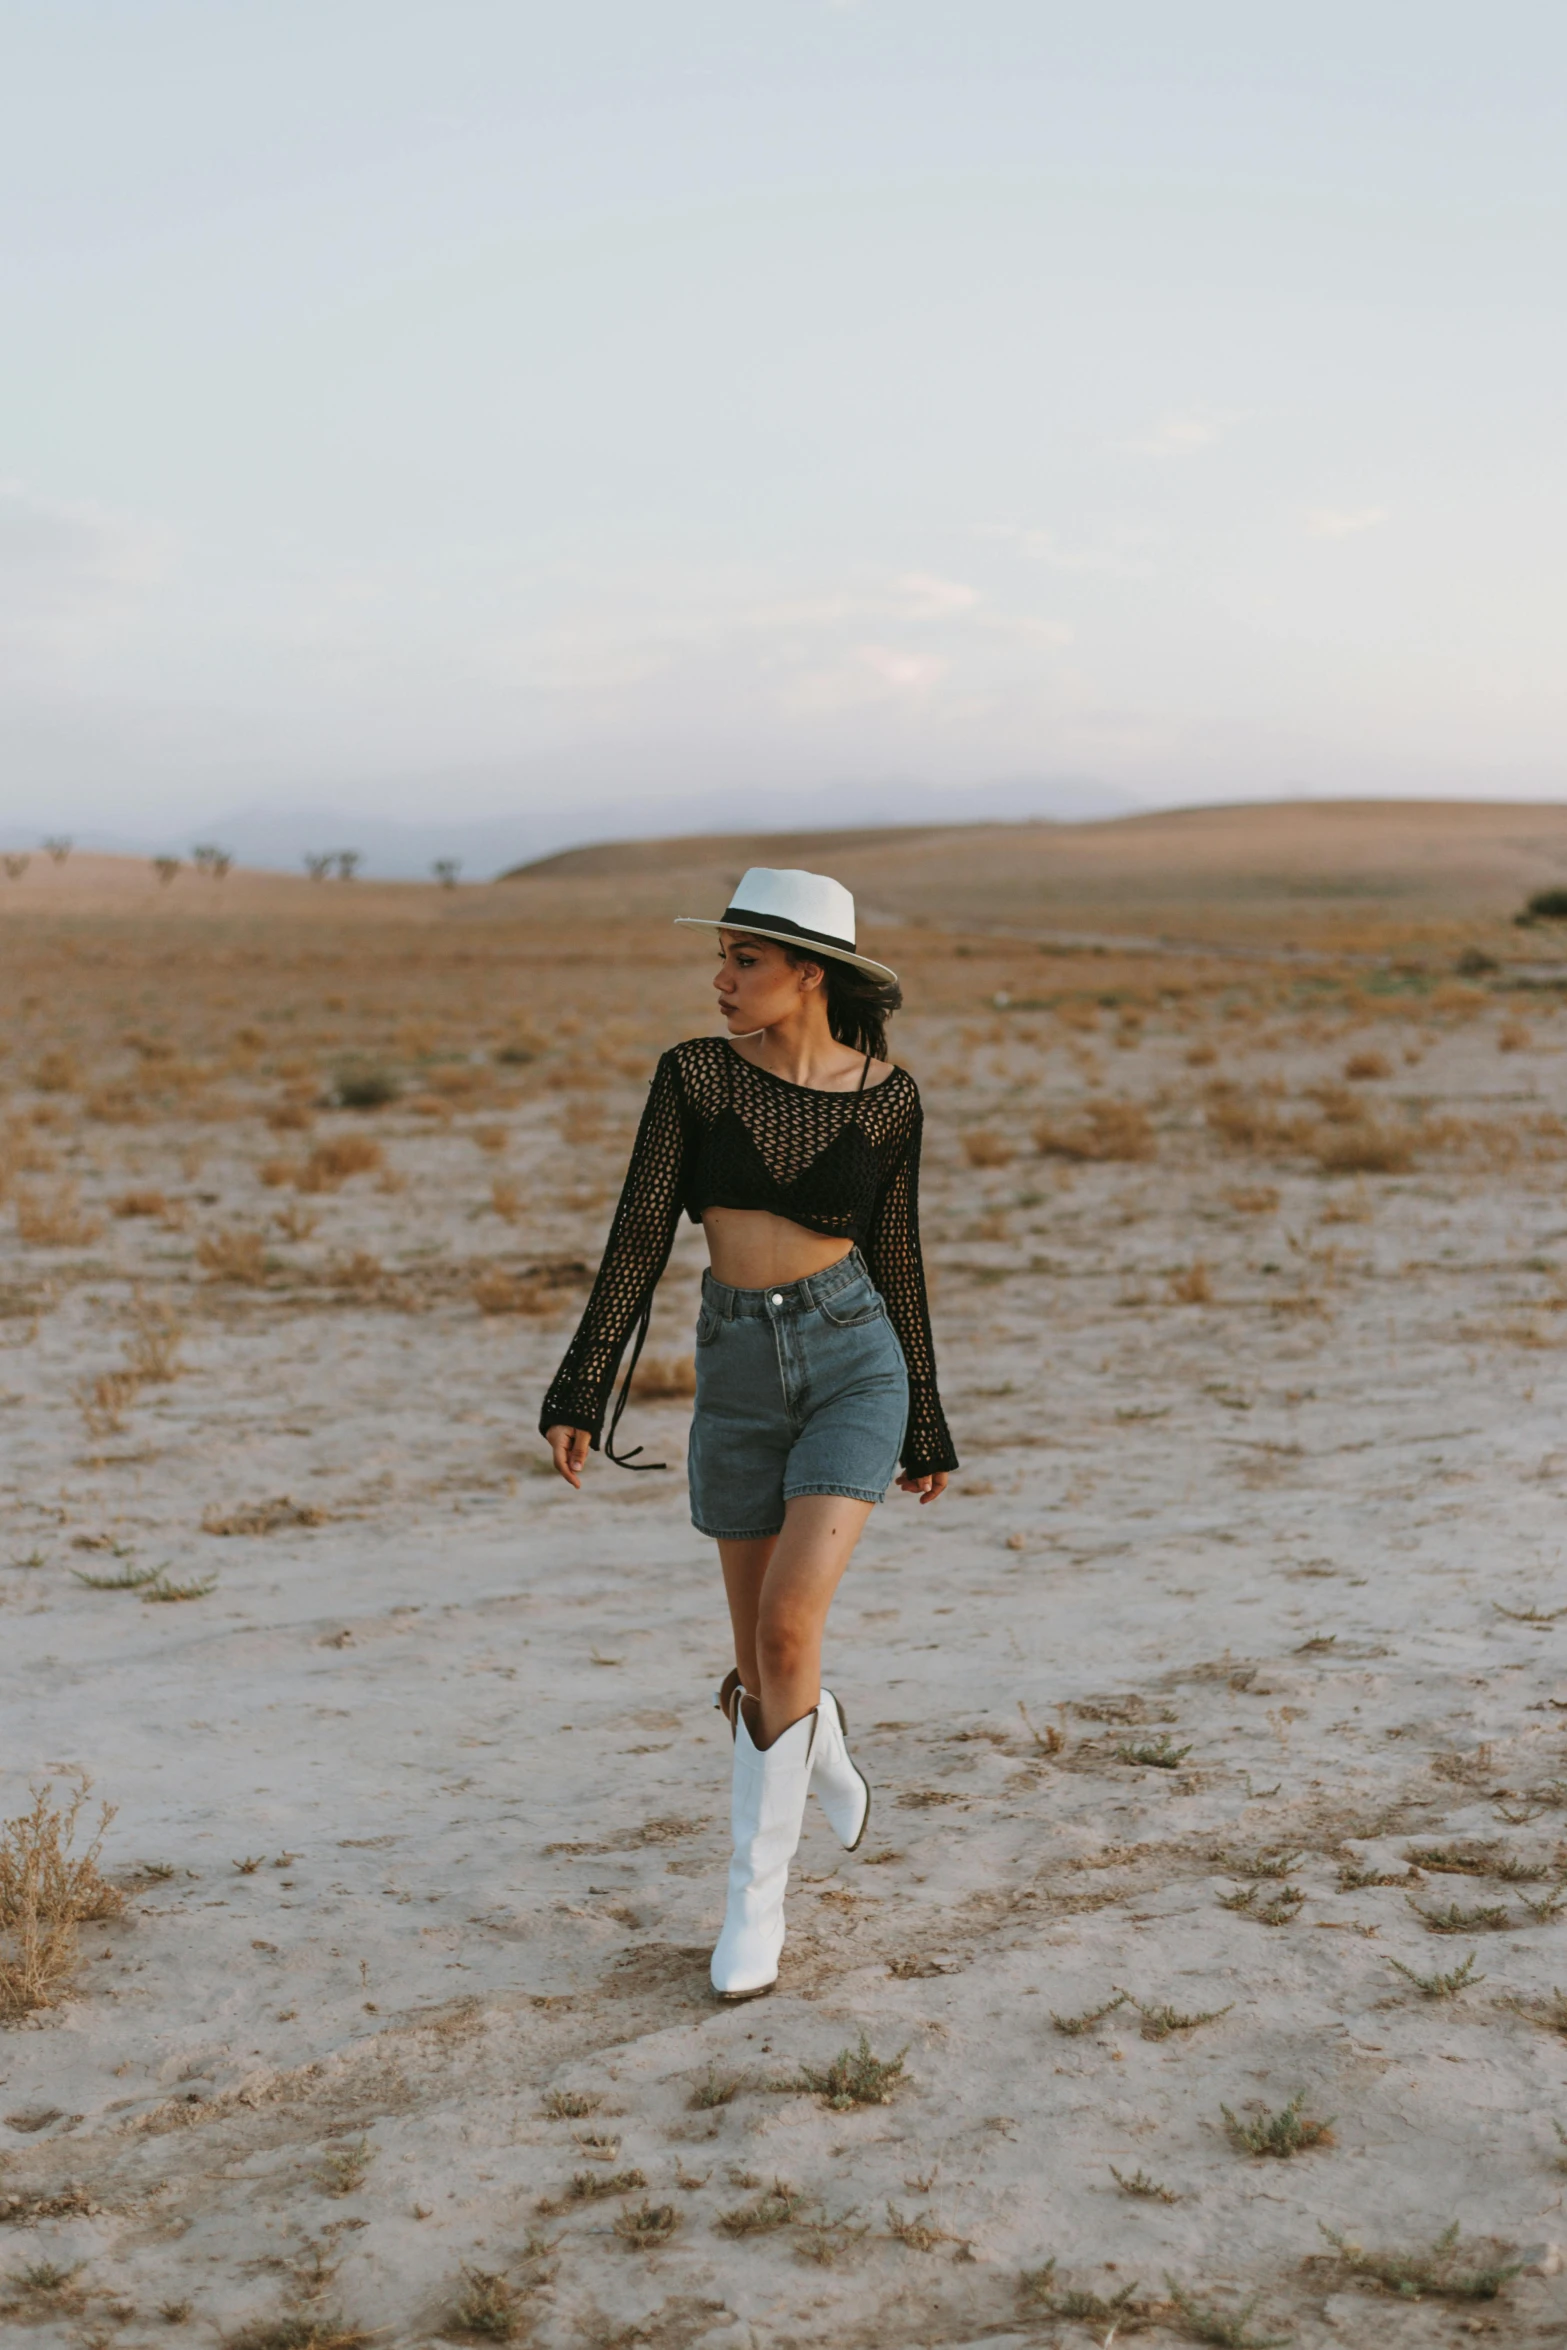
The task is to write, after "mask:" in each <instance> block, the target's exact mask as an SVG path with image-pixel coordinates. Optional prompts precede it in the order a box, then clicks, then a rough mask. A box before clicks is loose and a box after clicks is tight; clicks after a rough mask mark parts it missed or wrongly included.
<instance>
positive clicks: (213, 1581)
mask: <svg viewBox="0 0 1567 2350" xmlns="http://www.w3.org/2000/svg"><path fill="white" fill-rule="evenodd" d="M217 1587H218V1579H217V1577H216V1575H206V1576H202V1575H195V1576H193V1577H192V1578H191V1580H190V1581H189V1582H188V1583H171V1582H170V1581H169V1579H168V1576H167V1575H166V1574H165V1573H164V1571H163V1569H162V1568H161V1567H160V1568H159V1570H158V1572H157V1574H156V1575H154V1576H153V1578H152V1581H151V1582H150V1583H148V1584H147V1585H146V1586H145V1587H144V1589H143V1591H142V1595H141V1596H142V1602H143V1605H145V1604H146V1603H147V1602H148V1601H149V1600H150V1601H153V1602H155V1603H157V1604H158V1605H161V1606H171V1607H172V1606H176V1605H177V1604H178V1603H179V1602H180V1601H181V1600H184V1599H206V1598H208V1597H210V1595H211V1594H212V1593H213V1592H214V1591H216V1589H217Z"/></svg>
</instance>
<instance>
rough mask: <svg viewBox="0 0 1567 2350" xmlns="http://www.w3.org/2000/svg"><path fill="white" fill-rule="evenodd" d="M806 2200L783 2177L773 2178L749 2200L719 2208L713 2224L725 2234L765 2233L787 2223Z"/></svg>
mask: <svg viewBox="0 0 1567 2350" xmlns="http://www.w3.org/2000/svg"><path fill="white" fill-rule="evenodd" d="M805 2200H806V2198H805V2197H804V2196H803V2195H800V2194H798V2193H796V2191H795V2189H794V2188H793V2187H789V2186H786V2185H785V2184H784V2182H783V2180H782V2179H774V2181H773V2183H772V2185H771V2186H770V2187H769V2188H767V2190H766V2191H765V2192H764V2193H763V2194H761V2195H758V2196H756V2197H755V2198H754V2199H753V2200H752V2201H751V2202H750V2203H737V2204H736V2205H735V2207H734V2209H733V2210H732V2211H721V2212H720V2213H719V2215H718V2217H717V2219H715V2220H714V2222H713V2225H714V2227H715V2228H717V2229H718V2231H719V2233H720V2234H721V2235H725V2236H761V2235H766V2234H768V2233H770V2232H771V2230H772V2229H774V2228H786V2227H789V2226H790V2225H791V2224H792V2223H793V2220H794V2217H795V2214H796V2213H797V2212H798V2211H799V2209H800V2207H801V2205H802V2204H803V2203H804V2202H805Z"/></svg>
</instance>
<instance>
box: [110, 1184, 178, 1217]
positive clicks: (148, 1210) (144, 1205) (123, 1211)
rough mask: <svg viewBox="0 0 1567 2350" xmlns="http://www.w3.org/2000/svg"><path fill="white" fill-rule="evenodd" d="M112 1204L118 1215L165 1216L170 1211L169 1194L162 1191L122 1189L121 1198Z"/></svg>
mask: <svg viewBox="0 0 1567 2350" xmlns="http://www.w3.org/2000/svg"><path fill="white" fill-rule="evenodd" d="M111 1205H112V1207H113V1209H114V1213H115V1214H116V1215H117V1216H157V1217H159V1218H164V1217H167V1215H168V1212H169V1202H168V1196H167V1194H166V1193H164V1192H161V1191H122V1192H121V1194H120V1196H119V1198H118V1199H117V1200H114V1201H113V1202H111Z"/></svg>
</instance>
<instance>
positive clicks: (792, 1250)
mask: <svg viewBox="0 0 1567 2350" xmlns="http://www.w3.org/2000/svg"><path fill="white" fill-rule="evenodd" d="M702 1229H703V1231H704V1232H705V1233H706V1234H707V1254H708V1260H709V1262H710V1263H711V1265H712V1268H713V1274H714V1278H715V1279H717V1280H719V1281H722V1282H725V1283H726V1284H727V1285H728V1287H729V1288H730V1289H777V1288H782V1287H783V1286H784V1285H785V1284H786V1283H787V1282H790V1281H806V1280H808V1279H809V1278H810V1276H811V1274H813V1273H825V1272H826V1270H827V1268H828V1266H829V1265H836V1264H837V1263H839V1261H840V1260H841V1259H842V1258H844V1257H846V1256H847V1255H848V1254H849V1251H850V1249H851V1247H852V1246H853V1243H852V1242H851V1241H847V1240H834V1239H832V1238H831V1237H830V1235H829V1234H827V1233H825V1232H809V1231H807V1230H806V1227H805V1226H804V1225H803V1224H791V1223H790V1221H789V1219H788V1217H787V1216H771V1215H769V1214H768V1213H767V1211H766V1210H765V1209H763V1208H704V1209H703V1210H702Z"/></svg>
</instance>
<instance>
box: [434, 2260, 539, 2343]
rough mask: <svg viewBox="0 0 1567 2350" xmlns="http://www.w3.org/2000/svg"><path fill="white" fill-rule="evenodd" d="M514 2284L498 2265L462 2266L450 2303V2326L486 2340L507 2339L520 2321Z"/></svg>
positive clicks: (462, 2332)
mask: <svg viewBox="0 0 1567 2350" xmlns="http://www.w3.org/2000/svg"><path fill="white" fill-rule="evenodd" d="M522 2316H523V2310H522V2303H521V2301H520V2299H519V2296H518V2293H517V2288H516V2286H515V2285H514V2284H513V2283H512V2282H511V2280H510V2278H509V2277H507V2276H505V2275H504V2274H503V2273H502V2271H501V2270H499V2269H491V2268H465V2269H464V2270H463V2283H462V2290H461V2292H460V2293H459V2294H458V2296H457V2298H456V2300H455V2301H454V2302H453V2304H452V2321H451V2322H452V2330H453V2332H455V2333H459V2334H478V2335H479V2336H480V2337H481V2339H483V2340H485V2341H488V2342H509V2341H510V2340H511V2339H512V2337H513V2335H514V2334H515V2333H516V2331H517V2328H518V2326H519V2325H520V2324H521V2322H522Z"/></svg>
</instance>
